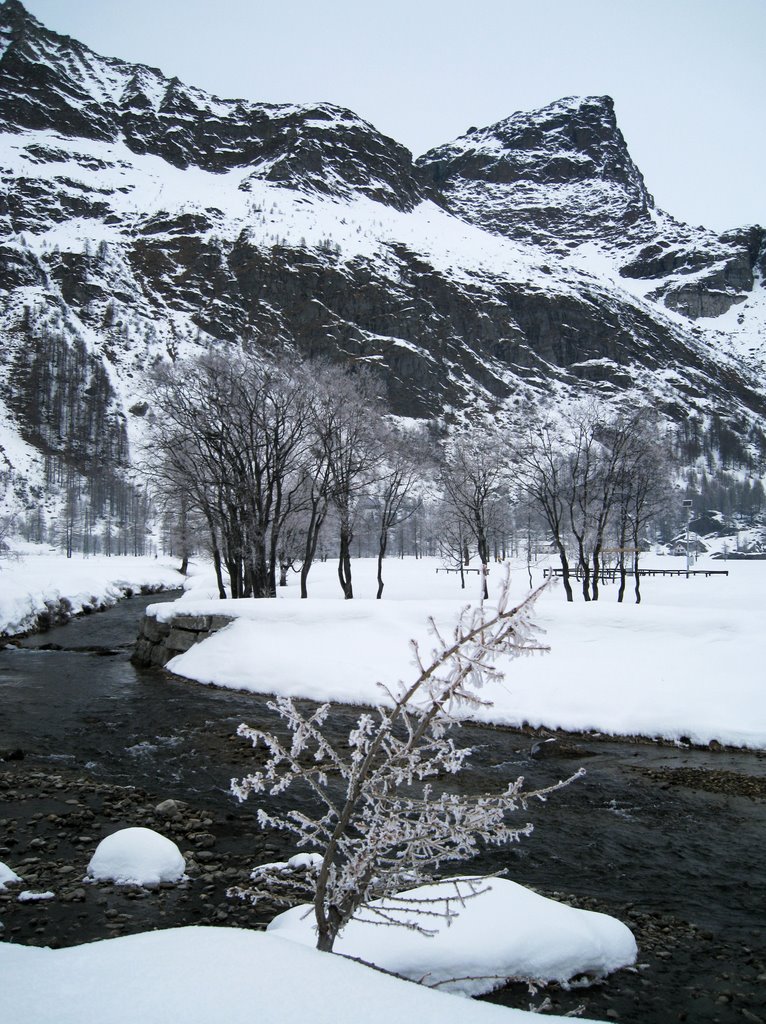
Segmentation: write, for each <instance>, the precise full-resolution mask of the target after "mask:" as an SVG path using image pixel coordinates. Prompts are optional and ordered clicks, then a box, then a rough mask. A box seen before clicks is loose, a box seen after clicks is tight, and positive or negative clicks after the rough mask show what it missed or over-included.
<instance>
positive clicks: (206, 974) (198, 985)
mask: <svg viewBox="0 0 766 1024" xmlns="http://www.w3.org/2000/svg"><path fill="white" fill-rule="evenodd" d="M0 977H1V978H2V979H3V983H2V985H0V1020H2V1021H18V1022H21V1021H23V1022H24V1024H63V1022H67V1024H69V1022H72V1021H78V1022H83V1024H84V1022H85V1021H89V1022H92V1021H99V1022H101V1024H105V1022H108V1024H136V1022H137V1021H140V1022H141V1024H167V1022H168V1021H183V1024H220V1022H225V1024H253V1022H254V1021H256V1022H257V1024H288V1022H289V1024H309V1022H310V1024H358V1021H359V1020H360V1019H362V1020H364V1022H365V1024H391V1021H397V1020H401V1021H405V1020H406V1021H417V1022H418V1024H527V1022H528V1021H529V1022H530V1024H531V1017H532V1015H531V1014H529V1013H525V1012H524V1011H522V1010H512V1009H508V1008H507V1007H505V1006H491V1005H490V1004H488V1003H469V1002H466V1000H464V999H457V998H455V996H450V995H445V994H442V993H440V992H432V991H430V990H428V989H425V988H421V987H420V986H419V985H411V984H410V983H409V982H406V981H400V980H399V979H397V978H390V977H388V976H387V975H385V974H379V973H378V972H377V971H371V970H370V969H369V968H367V967H362V966H361V964H354V963H350V962H349V961H348V960H344V959H343V958H342V957H339V956H328V954H327V953H318V952H317V951H316V950H315V949H306V948H305V947H302V946H300V945H298V944H297V943H295V942H287V941H284V940H282V939H280V938H278V937H276V936H274V935H271V934H268V933H264V932H254V931H250V930H246V929H241V928H194V927H189V928H174V929H169V930H167V931H157V932H144V933H143V934H141V935H127V936H124V937H122V938H119V939H105V940H104V941H102V942H88V943H86V944H85V945H83V946H71V947H69V948H68V949H42V948H40V947H39V946H22V945H20V944H18V943H15V942H0ZM534 1019H535V1021H539V1020H545V1021H546V1022H548V1024H559V1022H560V1024H566V1022H565V1020H564V1018H563V1017H558V1016H549V1015H546V1016H545V1017H544V1018H541V1017H538V1016H535V1018H534Z"/></svg>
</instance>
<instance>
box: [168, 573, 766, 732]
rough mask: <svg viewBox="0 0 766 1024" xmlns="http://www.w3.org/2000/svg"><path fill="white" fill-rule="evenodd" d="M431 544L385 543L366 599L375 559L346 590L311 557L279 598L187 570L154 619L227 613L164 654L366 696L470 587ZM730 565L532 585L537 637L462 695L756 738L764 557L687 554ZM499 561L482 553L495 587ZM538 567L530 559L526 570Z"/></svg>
mask: <svg viewBox="0 0 766 1024" xmlns="http://www.w3.org/2000/svg"><path fill="white" fill-rule="evenodd" d="M644 564H645V567H650V566H655V567H657V568H661V569H671V568H672V569H683V568H685V560H684V559H683V558H673V557H661V558H659V557H656V558H650V557H649V556H647V558H646V560H645V563H644ZM439 567H440V563H439V562H438V561H437V560H435V559H420V560H415V559H403V560H399V559H390V560H387V561H386V563H385V568H384V579H385V580H386V589H385V592H384V596H383V600H382V601H376V600H375V599H374V593H375V562H374V560H373V559H361V560H357V561H355V562H354V563H353V571H354V587H355V594H356V595H357V597H355V599H354V600H353V601H343V600H342V598H341V595H340V590H339V587H338V582H337V577H336V576H335V564H334V562H326V563H319V564H318V565H316V566H315V567H314V568H313V569H312V572H311V576H310V577H309V599H308V600H307V601H301V600H300V599H299V598H298V594H299V590H298V584H297V577H292V578H291V581H290V585H289V586H288V587H287V588H286V589H285V590H280V599H279V600H276V601H257V600H244V601H226V602H221V601H218V600H210V598H211V597H212V595H213V593H214V591H212V590H211V579H210V577H209V575H206V574H202V575H200V576H198V577H196V578H194V579H193V580H192V581H191V584H192V585H191V587H190V589H189V590H188V591H187V592H186V593H185V595H184V596H183V598H182V599H181V600H180V602H174V603H172V604H163V605H159V606H156V607H154V606H152V607H151V608H150V613H152V614H156V616H157V617H158V618H160V619H164V620H167V619H168V618H170V617H172V615H173V614H174V612H176V611H184V612H186V613H188V614H210V613H216V612H218V613H225V614H230V615H232V616H236V621H234V622H233V623H232V624H231V625H229V626H227V627H226V628H225V629H223V630H221V631H220V632H219V633H217V634H215V635H213V636H212V637H210V638H209V639H208V640H205V641H204V642H203V643H201V644H198V645H196V646H195V647H193V648H192V649H191V650H189V651H187V652H186V653H185V654H182V655H179V656H177V657H176V658H174V659H173V660H172V661H171V662H170V663H169V666H168V667H169V669H170V670H171V671H173V672H175V673H177V674H179V675H182V676H185V677H187V678H189V679H194V680H197V681H198V682H202V683H212V684H216V685H219V686H226V687H232V688H235V689H243V690H251V691H255V692H262V693H277V694H285V695H290V696H294V697H306V698H310V699H314V700H318V701H323V700H331V701H339V702H346V703H351V704H367V705H370V704H375V703H378V702H380V701H381V700H382V699H383V696H384V695H383V692H382V690H381V688H380V687H379V686H378V685H377V684H378V683H384V684H388V685H392V684H395V683H396V682H397V681H398V680H399V679H402V680H409V679H412V678H413V676H414V673H415V668H414V664H413V656H412V651H411V648H410V644H409V641H410V640H411V639H415V640H417V642H418V643H419V645H420V649H421V652H422V653H423V655H424V656H428V655H429V654H430V652H431V650H432V649H433V647H434V639H433V637H432V636H431V635H430V634H429V626H428V617H429V616H433V618H434V620H435V622H436V624H437V626H438V628H439V629H440V630H441V631H443V634H446V635H447V636H449V634H450V630H451V629H452V628H453V627H454V624H455V622H456V619H457V616H458V614H459V611H460V609H461V608H462V607H463V605H464V604H465V603H467V602H469V601H471V600H472V599H473V600H474V601H475V600H476V598H477V597H478V578H477V576H476V575H475V574H470V575H469V576H468V588H467V589H466V590H465V591H463V592H461V590H460V584H459V581H458V579H457V577H456V576H455V575H454V574H446V573H444V572H438V573H437V572H436V571H435V570H436V569H437V568H439ZM706 567H707V568H710V569H714V570H721V569H724V568H725V569H728V571H729V576H728V577H725V576H712V577H704V576H697V577H692V578H690V579H686V578H685V577H669V578H661V577H656V578H644V579H642V584H641V589H642V603H641V604H640V605H636V604H635V603H633V594H632V586H631V584H630V583H629V586H628V591H627V593H626V597H625V603H623V604H622V605H619V604H617V603H616V591H617V588H616V585H615V584H606V585H603V586H602V588H601V594H602V596H601V599H600V600H599V601H598V602H595V603H594V602H591V603H588V604H586V603H585V602H583V601H582V599H581V598H577V597H576V600H575V602H574V603H573V604H567V603H566V601H565V598H564V592H563V589H562V587H561V585H560V584H557V583H554V584H552V586H551V587H550V588H549V589H548V590H546V591H545V592H544V593H543V594H542V596H541V597H540V599H539V601H538V604H537V608H536V610H535V612H534V613H533V620H534V621H535V622H536V623H537V624H538V625H539V626H540V627H541V628H542V630H543V631H544V633H543V634H542V635H541V640H542V642H543V643H545V644H548V645H549V646H550V648H551V650H550V653H547V654H534V655H531V656H529V657H524V658H519V659H516V660H513V661H508V660H505V661H504V660H503V659H501V660H500V661H499V662H498V664H499V667H500V668H501V669H502V670H503V671H504V673H505V678H504V679H502V680H500V681H495V682H492V683H489V684H487V685H486V686H485V687H484V689H483V690H482V693H481V696H482V698H483V699H486V700H490V701H491V702H492V705H491V706H490V707H487V708H480V709H477V710H474V711H472V713H471V717H472V718H474V719H476V720H479V721H487V722H495V723H499V724H503V725H520V724H522V723H524V722H526V723H528V724H530V725H532V726H536V727H546V728H550V729H556V728H559V729H564V730H570V731H579V730H589V731H591V730H592V731H595V732H601V733H606V734H609V735H641V736H649V737H660V738H663V739H666V740H671V741H681V740H682V739H684V738H686V739H688V740H691V741H692V742H694V743H697V744H707V743H710V742H711V741H718V742H720V743H723V744H729V745H733V746H743V747H752V748H759V749H766V690H765V688H764V686H763V664H764V662H765V661H766V636H765V635H764V630H763V593H764V587H765V586H766V562H744V561H729V562H724V561H718V560H716V561H712V560H711V561H702V560H701V561H700V562H698V563H697V565H696V568H698V569H700V568H706ZM502 573H503V569H502V567H500V566H493V568H492V574H491V577H490V580H491V583H492V587H493V589H494V588H495V587H497V585H498V583H499V581H500V578H501V576H502ZM533 576H534V583H535V585H538V584H540V583H542V568H541V567H537V568H535V569H534V570H533ZM527 588H528V577H527V572H526V568H525V567H523V566H521V565H518V566H517V567H516V568H515V569H514V570H513V572H512V594H513V596H514V598H518V599H521V598H522V597H523V596H524V595H525V594H526V592H527Z"/></svg>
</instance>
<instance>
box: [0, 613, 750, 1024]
mask: <svg viewBox="0 0 766 1024" xmlns="http://www.w3.org/2000/svg"><path fill="white" fill-rule="evenodd" d="M173 596H174V595H166V596H165V597H162V596H161V597H159V598H158V597H157V596H156V595H155V596H152V597H135V598H132V599H130V600H127V601H123V602H121V603H120V604H119V605H117V606H116V607H115V608H113V609H111V610H109V611H107V612H104V613H99V614H95V615H90V616H87V617H83V618H80V619H77V620H75V621H72V622H71V623H69V624H68V625H66V626H61V627H57V628H54V629H51V630H50V631H48V632H47V633H44V634H39V635H36V636H32V637H29V638H27V639H25V640H24V641H22V643H21V644H20V646H18V647H7V648H5V649H4V650H2V651H0V860H2V861H5V862H6V863H8V864H10V866H11V867H13V868H14V869H15V870H17V871H18V873H19V874H21V875H22V876H23V877H24V881H25V885H27V886H28V888H30V889H32V890H35V891H37V890H43V889H45V890H50V891H53V892H54V893H56V898H55V899H52V900H48V901H43V902H32V903H19V902H18V901H17V900H16V899H15V896H13V894H12V893H11V892H9V893H7V894H0V921H1V922H3V925H4V931H2V932H0V937H2V938H3V939H4V940H6V941H8V940H10V941H16V942H26V943H36V944H45V945H71V944H73V943H76V942H83V941H90V940H93V939H96V938H103V937H108V936H111V935H120V934H125V933H128V932H131V931H141V930H145V929H146V928H156V927H170V926H177V925H182V924H189V923H205V924H223V925H238V926H244V927H247V926H254V925H257V926H262V924H263V923H264V921H265V920H268V917H269V916H270V915H271V914H273V913H274V912H275V910H276V909H278V908H274V907H264V908H260V907H259V910H258V911H257V912H256V911H254V910H253V909H252V908H250V907H249V906H248V905H246V904H244V903H242V902H241V901H237V900H231V899H229V898H227V897H226V895H225V890H226V888H227V886H228V885H231V884H237V883H240V882H244V881H245V879H246V877H247V871H248V868H249V867H250V866H252V865H253V864H255V863H258V862H259V861H261V860H264V859H274V857H275V856H281V855H283V854H284V853H287V852H289V848H288V847H286V846H285V845H284V840H283V839H282V837H281V836H279V835H277V836H274V835H272V834H268V833H262V832H260V831H259V830H258V829H257V827H256V824H255V820H254V811H255V807H254V806H251V804H252V801H250V802H248V803H245V804H243V805H240V804H238V803H237V801H236V800H234V798H233V797H232V796H231V795H230V793H229V780H230V779H231V778H232V777H234V776H237V777H239V776H241V775H242V774H244V773H245V772H246V771H247V770H248V766H249V765H250V764H252V763H253V757H254V754H253V751H252V750H251V748H250V747H249V746H248V745H247V744H246V743H245V741H243V740H240V739H238V738H237V737H236V735H235V732H236V727H237V725H238V724H239V723H240V722H241V721H248V722H250V723H252V724H258V725H260V726H264V725H265V726H268V727H271V726H273V725H275V724H276V718H275V716H274V714H273V713H272V712H270V711H269V710H268V708H267V707H266V701H267V698H265V697H261V696H254V695H250V694H243V693H238V692H234V691H226V690H219V689H215V688H208V687H202V686H198V685H196V684H192V683H187V682H184V681H182V680H180V679H177V678H174V677H172V676H170V675H168V674H167V673H163V672H158V671H142V670H138V669H136V668H134V667H133V666H132V665H131V663H130V660H129V659H130V651H131V648H132V644H133V641H134V638H135V636H136V634H137V630H138V621H139V619H140V617H141V615H142V614H143V611H144V608H145V607H146V605H147V604H150V603H152V602H156V601H157V600H163V599H172V597H173ZM254 656H257V652H254ZM356 714H357V711H355V710H354V709H353V708H347V707H340V708H338V709H337V713H336V714H335V715H334V716H333V719H332V721H333V723H334V728H335V729H336V730H337V732H336V735H337V736H340V735H342V734H347V732H348V729H349V727H350V725H351V723H352V722H353V721H354V720H355V717H356ZM458 738H459V739H460V740H462V742H464V743H465V744H466V745H468V746H471V747H473V748H474V749H475V754H474V756H473V758H472V767H471V769H470V770H468V771H466V772H464V773H463V774H461V775H460V776H457V777H456V779H455V785H456V786H458V787H459V788H460V789H463V790H465V791H479V790H481V791H484V790H489V789H499V788H502V787H504V786H505V785H506V784H507V782H508V781H509V780H511V779H514V778H516V777H517V776H518V775H523V776H525V778H526V779H527V782H528V784H529V785H530V786H534V785H538V784H540V785H543V784H548V783H549V782H551V781H554V780H556V779H559V778H564V777H567V776H569V775H571V774H572V773H573V772H575V771H576V770H577V769H578V768H580V767H583V768H585V771H586V775H585V777H584V778H582V779H579V780H577V781H576V782H574V783H573V784H572V785H570V786H569V787H567V788H566V789H564V790H562V791H560V792H558V793H556V794H554V795H553V796H552V797H551V798H550V799H549V801H548V802H547V803H545V804H544V805H542V804H538V805H533V806H531V807H530V809H529V812H528V815H526V814H525V815H521V816H520V822H522V823H523V821H526V820H527V817H529V819H531V820H533V821H534V822H535V832H534V834H533V836H532V837H531V838H530V839H528V840H525V841H524V842H523V843H522V844H519V845H517V846H515V847H513V848H512V849H507V848H505V849H499V850H495V849H491V850H488V851H486V852H485V853H483V854H482V856H481V857H480V858H478V859H477V860H476V861H474V862H472V863H471V865H470V870H471V871H474V870H477V871H485V870H491V871H497V870H501V869H502V870H505V871H507V873H508V875H509V877H511V878H513V879H514V880H515V881H518V882H521V883H523V884H526V885H530V886H532V887H534V888H536V889H538V890H539V891H541V892H543V893H545V894H546V895H552V894H554V893H555V894H557V895H558V897H559V898H562V899H567V900H569V901H571V902H573V903H574V904H576V905H578V906H583V907H586V908H588V909H596V910H601V911H604V912H608V913H611V914H613V915H615V916H616V917H619V918H621V919H622V920H624V921H625V922H626V923H627V924H629V925H630V927H631V928H633V930H634V933H635V934H636V936H637V938H638V940H639V945H640V951H641V952H640V956H639V967H638V968H637V969H636V970H633V971H626V972H621V973H620V974H619V975H617V976H614V977H612V978H610V979H608V980H607V981H606V982H605V983H604V984H603V985H600V986H597V987H592V988H588V989H582V990H577V991H574V992H562V991H559V990H558V989H556V990H554V991H552V992H551V993H550V995H551V1000H552V1002H553V1004H554V1008H555V1009H556V1011H557V1012H566V1011H567V1010H569V1009H572V1008H573V1007H575V1006H577V1005H578V1004H582V1005H584V1006H585V1008H586V1010H585V1015H586V1016H589V1017H600V1018H603V1019H614V1020H622V1021H636V1022H639V1021H640V1022H641V1024H651V1022H655V1021H656V1022H657V1024H660V1022H661V1024H666V1022H668V1021H674V1020H685V1019H688V1020H690V1021H695V1022H702V1021H711V1022H712V1021H720V1022H729V1021H731V1022H734V1021H737V1022H742V1021H751V1022H755V1024H757V1022H758V1021H759V1020H760V1021H763V1020H766V1016H764V1011H763V1009H762V1007H763V1006H764V1005H766V998H765V994H766V938H765V937H764V925H765V924H766V921H765V920H764V919H765V917H766V873H765V872H764V867H763V845H764V837H765V836H766V830H765V829H764V826H766V756H764V754H763V753H759V752H750V753H747V752H741V751H730V750H698V749H691V748H682V747H674V746H659V745H656V744H651V743H633V742H628V741H613V740H608V739H604V738H599V737H580V736H575V737H573V736H563V735H558V736H555V737H552V738H551V740H550V741H549V742H544V740H545V737H540V736H534V735H531V734H526V733H524V732H522V731H515V730H509V729H492V728H487V727H473V726H465V727H463V728H462V729H461V730H460V733H459V734H458ZM168 798H172V799H173V800H175V801H176V802H177V807H176V808H175V809H174V810H173V811H172V812H167V811H166V812H162V813H161V812H158V811H157V810H156V807H157V806H158V805H159V804H160V803H161V802H162V801H164V800H167V799H168ZM308 806H309V805H308V804H307V805H306V807H307V809H308ZM135 824H143V825H149V826H150V827H153V828H156V829H157V830H158V831H162V832H164V833H165V834H167V835H169V836H170V837H171V838H173V839H174V840H175V841H176V842H178V844H179V846H180V847H181V849H182V851H183V852H184V854H185V856H186V857H187V861H188V862H189V874H190V875H191V876H192V881H191V882H190V883H189V884H188V885H187V886H185V887H182V888H181V889H178V888H177V887H176V888H174V889H170V888H166V889H162V890H160V891H159V892H155V893H146V892H143V891H124V890H119V889H117V888H116V887H97V886H83V885H82V884H81V879H82V876H83V874H84V871H85V867H86V866H87V861H88V859H89V858H90V856H91V854H92V852H93V849H94V848H95V845H96V844H97V842H98V841H99V840H100V839H101V838H103V836H104V835H106V834H108V833H109V832H112V831H114V830H115V829H116V828H119V827H124V826H126V825H135ZM507 926H508V927H509V928H512V927H513V922H512V921H509V922H508V925H507ZM490 998H492V999H493V1000H494V1001H497V1002H505V1003H507V1004H509V1005H519V1006H522V1007H524V1008H526V1007H527V1006H528V1005H529V1003H530V1002H538V1003H539V1002H540V1001H541V998H542V996H541V995H538V996H537V997H536V998H535V999H533V998H532V997H530V996H529V995H528V994H527V992H526V989H522V988H521V986H509V987H508V988H507V989H505V990H503V991H502V992H499V993H496V994H495V995H494V996H492V997H490Z"/></svg>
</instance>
